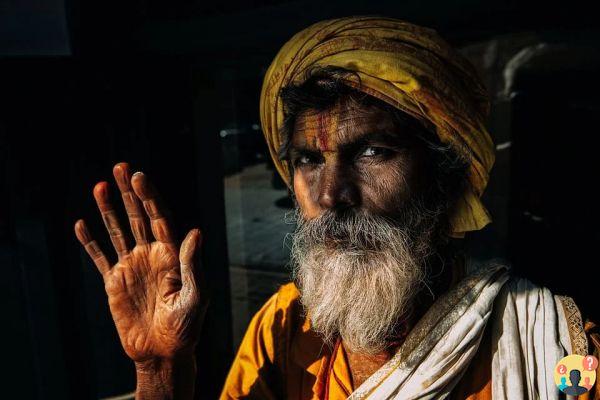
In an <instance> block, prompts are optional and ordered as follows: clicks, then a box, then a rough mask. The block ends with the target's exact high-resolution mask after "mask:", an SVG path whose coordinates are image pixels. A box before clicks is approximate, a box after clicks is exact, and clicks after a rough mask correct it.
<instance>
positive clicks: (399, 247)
mask: <svg viewBox="0 0 600 400" xmlns="http://www.w3.org/2000/svg"><path fill="white" fill-rule="evenodd" d="M412 215H413V216H415V215H418V214H415V213H413V214H412ZM421 215H423V214H421ZM296 219H297V221H296V222H297V228H296V231H295V232H294V234H293V236H292V246H291V265H292V267H293V274H294V280H295V282H296V285H297V286H298V289H299V290H300V294H301V296H300V299H301V303H302V305H303V306H304V308H305V310H306V311H307V313H308V317H309V318H310V321H311V324H312V328H313V329H314V330H315V331H316V332H318V333H319V334H321V335H322V337H323V338H324V340H325V341H326V342H327V343H328V344H332V342H333V340H334V339H335V338H336V337H338V336H340V337H341V338H342V340H343V341H344V346H347V347H348V348H349V349H350V350H351V351H355V352H360V353H365V354H375V353H378V352H380V351H382V350H384V348H385V346H386V339H388V338H389V337H390V335H392V334H394V331H395V328H396V327H397V326H398V323H399V322H401V321H402V319H403V317H406V313H407V312H408V310H409V308H410V306H411V304H412V301H413V300H414V298H415V296H416V294H417V293H418V291H419V290H420V289H421V287H422V284H423V283H424V281H425V279H426V275H427V274H426V267H425V259H426V258H427V257H428V256H429V255H430V254H431V253H432V246H431V237H432V231H433V225H434V223H433V222H431V221H430V222H428V223H427V224H426V225H431V227H430V228H431V229H419V230H418V231H419V232H420V233H418V234H415V233H414V232H415V230H414V229H413V230H410V229H408V228H406V229H402V228H399V227H398V226H397V225H395V224H392V223H391V222H390V221H389V220H387V219H385V218H383V217H379V216H373V215H366V214H359V213H355V214H352V215H351V216H350V217H349V218H344V219H340V218H336V215H335V213H333V212H330V211H326V212H325V213H323V214H322V215H321V216H319V217H318V218H315V219H312V220H308V221H307V220H305V219H304V217H303V216H302V215H301V213H300V212H299V211H298V209H296ZM421 222H423V221H421ZM420 225H421V226H422V225H423V224H420ZM409 232H412V234H409Z"/></svg>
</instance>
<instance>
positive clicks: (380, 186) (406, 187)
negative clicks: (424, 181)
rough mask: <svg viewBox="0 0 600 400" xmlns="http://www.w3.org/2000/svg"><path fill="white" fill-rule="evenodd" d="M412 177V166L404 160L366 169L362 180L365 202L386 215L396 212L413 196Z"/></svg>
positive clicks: (391, 161) (362, 174)
mask: <svg viewBox="0 0 600 400" xmlns="http://www.w3.org/2000/svg"><path fill="white" fill-rule="evenodd" d="M412 175H413V171H412V166H411V165H410V163H409V162H407V161H406V160H403V159H396V160H390V161H389V162H386V163H383V164H380V165H374V166H369V167H367V168H365V169H364V171H363V173H361V176H362V179H360V182H361V186H362V192H363V195H364V198H365V200H366V201H368V202H370V203H371V204H372V206H373V207H374V208H376V209H379V210H380V211H382V212H384V213H390V212H394V211H395V209H397V208H399V207H401V206H402V204H403V202H404V201H406V199H407V198H408V197H409V196H410V194H411V190H412V181H413V179H412V178H413V177H412Z"/></svg>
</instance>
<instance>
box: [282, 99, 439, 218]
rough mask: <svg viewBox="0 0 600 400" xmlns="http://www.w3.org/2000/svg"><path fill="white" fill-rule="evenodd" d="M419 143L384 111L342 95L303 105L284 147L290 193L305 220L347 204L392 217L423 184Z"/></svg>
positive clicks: (422, 150)
mask: <svg viewBox="0 0 600 400" xmlns="http://www.w3.org/2000/svg"><path fill="white" fill-rule="evenodd" d="M425 154H426V150H425V147H424V144H423V143H422V142H421V141H418V140H416V139H415V138H414V136H413V135H412V134H411V132H407V131H406V129H405V128H404V129H403V128H402V127H399V126H398V124H397V123H396V122H395V120H394V118H393V117H392V116H391V115H390V114H389V113H388V112H386V111H384V110H382V109H380V108H377V107H375V106H360V105H356V104H355V103H353V102H351V101H348V100H342V101H339V102H338V103H336V104H335V105H334V106H333V107H332V108H330V109H328V110H324V111H315V110H308V111H305V112H304V113H302V114H300V115H299V116H298V117H297V119H296V123H295V129H294V132H293V136H292V145H291V148H290V160H291V162H292V165H293V167H294V180H293V181H294V192H295V195H296V199H297V201H298V205H299V207H300V209H301V210H302V211H303V213H304V216H305V217H306V218H307V219H312V218H315V217H317V216H319V215H321V214H322V213H323V211H325V210H328V209H330V210H332V211H333V210H336V211H337V210H343V209H353V210H360V211H363V212H367V213H372V214H376V215H382V216H386V217H391V218H392V219H397V218H398V217H399V216H400V215H401V213H402V210H403V207H404V205H405V204H406V203H407V201H408V200H409V199H410V198H411V196H413V195H415V194H417V193H419V192H420V191H422V190H423V189H424V187H425V186H426V182H427V179H428V172H427V171H426V168H425V162H424V158H425Z"/></svg>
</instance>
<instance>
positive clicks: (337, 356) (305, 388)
mask: <svg viewBox="0 0 600 400" xmlns="http://www.w3.org/2000/svg"><path fill="white" fill-rule="evenodd" d="M597 331H598V329H597V327H596V326H595V325H594V324H593V323H587V324H586V332H587V333H588V337H589V339H590V340H589V341H590V343H591V344H593V347H592V348H593V353H594V355H596V357H598V356H599V355H600V351H599V349H600V333H597ZM490 339H491V335H490V334H488V332H487V331H486V332H485V333H484V337H483V339H482V343H481V345H480V347H479V350H478V352H477V354H476V355H475V358H474V359H473V361H472V362H471V364H470V366H469V368H468V369H467V371H466V372H465V374H464V376H463V377H462V379H461V381H460V382H459V383H458V385H457V386H456V387H455V389H454V390H453V391H452V394H451V396H450V398H451V399H456V400H463V399H468V400H487V399H491V398H492V388H491V357H492V352H491V343H490ZM354 389H355V388H354V387H353V385H352V375H351V373H350V368H349V365H348V359H347V356H346V353H345V351H344V347H343V346H342V345H339V344H338V345H336V346H335V347H334V348H333V349H332V348H330V347H329V346H327V345H325V344H324V342H323V341H322V340H321V338H320V337H319V336H318V335H317V334H316V333H315V332H313V331H312V330H311V329H310V322H309V321H308V319H307V318H306V317H305V315H304V313H303V309H302V306H301V305H300V302H299V293H298V290H297V288H296V286H295V285H294V284H293V283H288V284H286V285H283V286H282V287H281V288H280V289H279V291H277V292H276V293H275V294H274V295H273V296H271V298H270V299H269V300H268V301H267V302H266V303H265V304H264V305H263V307H262V308H261V309H260V310H259V311H258V312H257V313H256V315H255V316H254V317H253V318H252V321H251V322H250V325H249V326H248V330H247V331H246V334H245V336H244V339H243V340H242V343H241V345H240V348H239V350H238V353H237V355H236V357H235V360H234V362H233V364H232V366H231V369H230V371H229V374H228V376H227V380H226V381H225V386H224V388H223V391H222V393H221V399H239V398H250V399H290V400H304V399H328V400H341V399H345V398H347V397H348V396H349V395H350V393H352V392H353V391H354ZM579 399H581V400H584V399H594V400H597V399H600V391H599V393H595V390H594V389H592V391H591V392H589V393H587V394H585V395H582V396H579Z"/></svg>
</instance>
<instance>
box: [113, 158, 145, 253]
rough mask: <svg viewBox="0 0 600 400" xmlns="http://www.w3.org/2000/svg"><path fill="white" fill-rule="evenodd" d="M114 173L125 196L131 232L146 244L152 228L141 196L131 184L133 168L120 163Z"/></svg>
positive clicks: (138, 242)
mask: <svg viewBox="0 0 600 400" xmlns="http://www.w3.org/2000/svg"><path fill="white" fill-rule="evenodd" d="M113 175H114V176H115V180H116V181H117V186H118V187H119V191H120V192H121V197H123V203H124V204H125V210H126V211H127V216H128V217H129V225H130V226H131V232H132V233H133V237H134V239H135V242H136V243H137V244H146V243H148V241H149V240H150V230H149V228H148V223H147V222H146V214H145V213H144V209H143V208H142V203H141V202H140V199H139V197H137V196H136V194H135V193H134V191H133V187H132V186H131V170H130V168H129V164H127V163H124V162H122V163H118V164H117V165H115V167H114V168H113Z"/></svg>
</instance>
